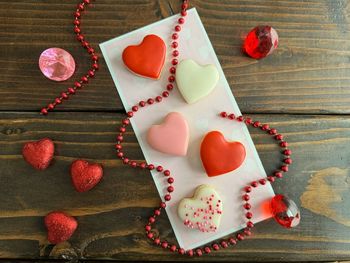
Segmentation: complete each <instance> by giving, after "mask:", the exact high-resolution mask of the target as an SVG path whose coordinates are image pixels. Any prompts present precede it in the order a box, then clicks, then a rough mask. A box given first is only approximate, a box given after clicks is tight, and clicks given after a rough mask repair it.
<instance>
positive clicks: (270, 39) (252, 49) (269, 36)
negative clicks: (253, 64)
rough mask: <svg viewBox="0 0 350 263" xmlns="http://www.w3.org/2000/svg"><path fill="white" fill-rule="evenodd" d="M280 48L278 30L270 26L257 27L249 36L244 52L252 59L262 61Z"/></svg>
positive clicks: (245, 42)
mask: <svg viewBox="0 0 350 263" xmlns="http://www.w3.org/2000/svg"><path fill="white" fill-rule="evenodd" d="M277 46H278V35H277V32H276V30H274V29H273V28H272V27H270V26H257V27H255V28H253V29H252V30H251V31H250V32H249V33H248V35H247V37H246V39H245V41H244V45H243V50H244V51H245V52H246V53H247V54H248V55H249V56H250V57H252V58H255V59H261V58H264V57H266V56H267V55H269V54H271V53H272V52H273V51H274V50H275V49H276V48H277Z"/></svg>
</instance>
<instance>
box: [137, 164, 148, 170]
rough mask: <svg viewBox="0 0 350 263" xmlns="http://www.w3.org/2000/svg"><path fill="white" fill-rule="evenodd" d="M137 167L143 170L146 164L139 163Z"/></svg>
mask: <svg viewBox="0 0 350 263" xmlns="http://www.w3.org/2000/svg"><path fill="white" fill-rule="evenodd" d="M139 166H140V168H141V169H145V168H146V166H147V165H146V163H140V165H139Z"/></svg>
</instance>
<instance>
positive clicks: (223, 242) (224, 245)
mask: <svg viewBox="0 0 350 263" xmlns="http://www.w3.org/2000/svg"><path fill="white" fill-rule="evenodd" d="M220 245H221V247H222V248H227V247H228V245H227V242H226V241H221V243H220Z"/></svg>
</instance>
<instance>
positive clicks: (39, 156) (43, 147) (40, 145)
mask: <svg viewBox="0 0 350 263" xmlns="http://www.w3.org/2000/svg"><path fill="white" fill-rule="evenodd" d="M54 152H55V145H54V144H53V142H52V140H51V139H49V138H44V139H41V140H39V141H35V142H27V143H26V144H25V145H24V146H23V149H22V155H23V158H24V160H26V162H27V163H29V164H30V165H31V166H33V167H34V168H35V169H38V170H45V169H46V168H47V167H48V166H49V165H50V162H51V160H52V158H53V154H54Z"/></svg>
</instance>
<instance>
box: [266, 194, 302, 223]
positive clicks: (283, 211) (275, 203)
mask: <svg viewBox="0 0 350 263" xmlns="http://www.w3.org/2000/svg"><path fill="white" fill-rule="evenodd" d="M271 212H272V215H273V217H274V218H275V220H276V221H277V223H279V224H280V225H281V226H283V227H286V228H291V227H295V226H297V225H298V224H299V222H300V211H299V208H298V207H297V205H296V204H295V203H294V202H293V200H291V199H289V198H288V197H285V196H284V195H276V196H275V197H273V198H272V199H271Z"/></svg>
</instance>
